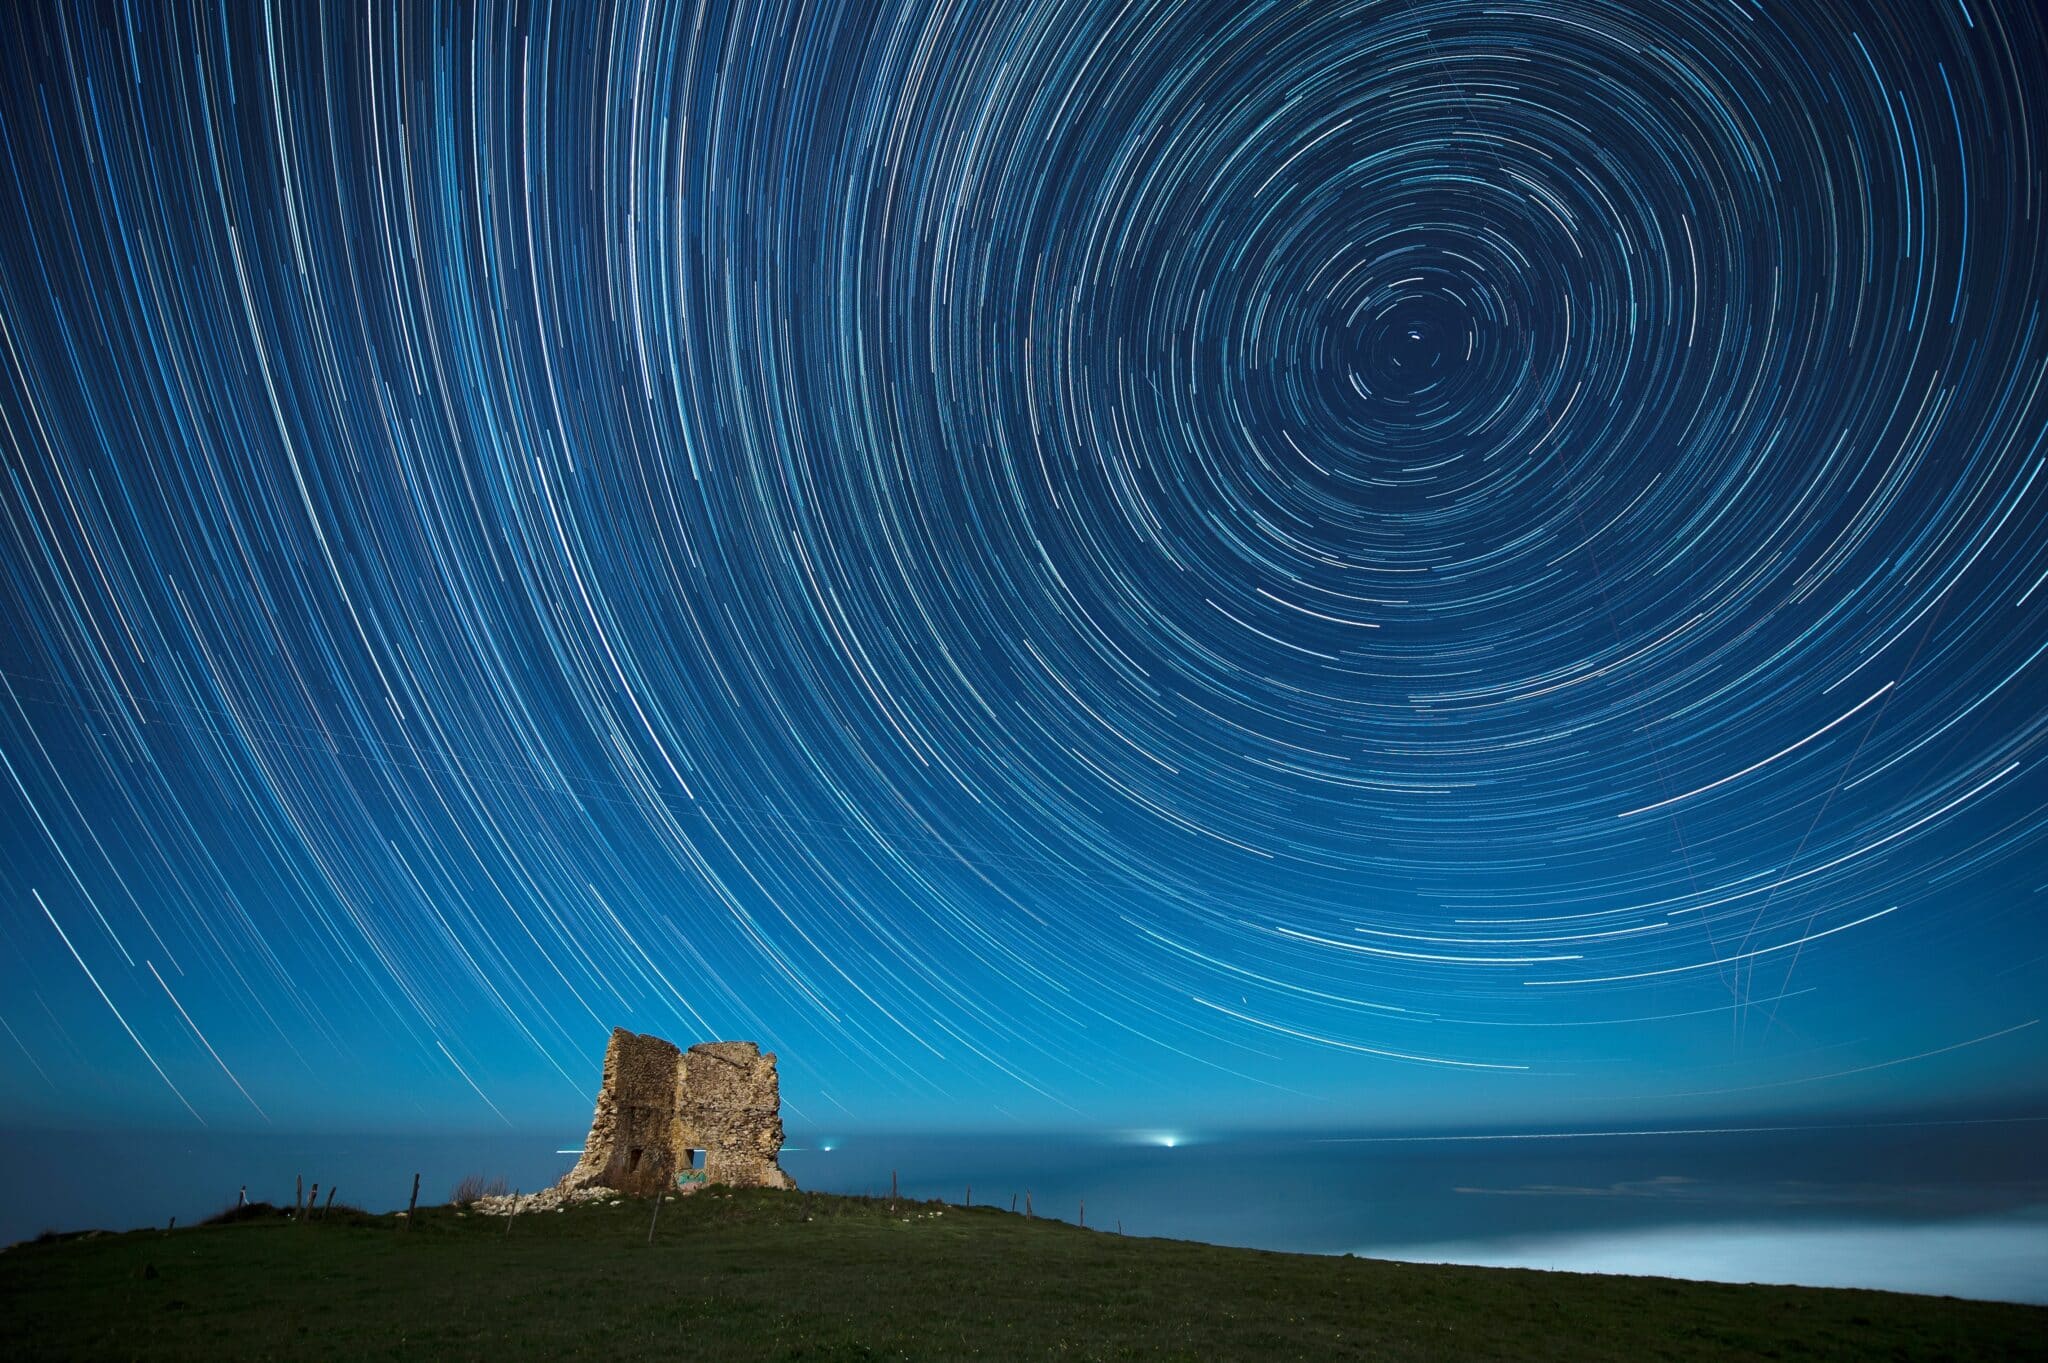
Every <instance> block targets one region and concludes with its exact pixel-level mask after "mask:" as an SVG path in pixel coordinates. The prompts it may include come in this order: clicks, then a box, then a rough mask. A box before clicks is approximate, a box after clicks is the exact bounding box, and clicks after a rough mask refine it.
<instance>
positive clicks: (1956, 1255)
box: [1358, 1207, 2048, 1305]
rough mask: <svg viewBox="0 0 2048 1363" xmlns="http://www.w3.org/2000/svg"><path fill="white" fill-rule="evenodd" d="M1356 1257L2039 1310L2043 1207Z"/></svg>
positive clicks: (1472, 1244) (1443, 1246)
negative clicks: (1938, 1218)
mask: <svg viewBox="0 0 2048 1363" xmlns="http://www.w3.org/2000/svg"><path fill="white" fill-rule="evenodd" d="M1358 1253H1360V1254H1362V1255H1367V1256H1370V1257H1372V1258H1376V1259H1400V1260H1405V1261H1407V1262H1410V1263H1419V1264H1474V1265H1479V1266H1482V1267H1487V1268H1548V1269H1562V1270H1565V1271H1567V1272H1572V1273H1631V1274H1643V1275H1649V1276H1655V1277H1663V1278H1695V1279H1700V1280H1703V1281H1707V1282H1726V1283H1784V1284H1793V1285H1797V1286H1803V1287H1871V1288H1881V1289H1883V1290H1885V1291H1889V1292H1921V1293H1928V1294H1932V1295H1935V1296H1948V1297H1976V1298H1981V1299H1983V1300H1986V1301H2015V1302H2033V1303H2036V1304H2041V1305H2048V1207H2039V1208H2033V1209H2030V1210H2029V1211H2028V1212H2026V1213H2023V1214H2019V1215H2015V1216H2006V1217H1997V1218H1990V1219H1985V1220H1977V1221H1948V1222H1936V1223H1932V1224H1926V1225H1907V1224H1881V1225H1831V1226H1789V1225H1784V1224H1781V1223H1773V1222H1753V1223H1745V1224H1737V1225H1718V1226H1666V1227H1659V1228H1657V1229H1655V1230H1632V1231H1593V1232H1575V1233H1570V1234H1556V1235H1532V1236H1522V1237H1517V1238H1514V1239H1510V1240H1490V1241H1461V1242H1460V1241H1454V1242H1446V1243H1440V1244H1427V1245H1380V1246H1374V1247H1372V1248H1368V1249H1361V1250H1359V1251H1358Z"/></svg>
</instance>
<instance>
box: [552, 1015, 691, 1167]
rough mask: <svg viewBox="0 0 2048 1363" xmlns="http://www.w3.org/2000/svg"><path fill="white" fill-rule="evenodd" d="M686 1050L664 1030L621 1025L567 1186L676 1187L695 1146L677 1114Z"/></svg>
mask: <svg viewBox="0 0 2048 1363" xmlns="http://www.w3.org/2000/svg"><path fill="white" fill-rule="evenodd" d="M682 1054H683V1053H682V1052H681V1051H680V1050H678V1049H676V1047H675V1045H674V1044H673V1043H671V1042H667V1041H663V1040H662V1039H661V1038H660V1037H658V1036H640V1035H638V1034H636V1033H633V1032H629V1031H627V1030H626V1029H625V1028H623V1027H620V1028H616V1029H614V1030H613V1032H612V1039H611V1041H610V1042H609V1043H608V1044H607V1045H606V1046H605V1048H604V1087H603V1088H601V1089H600V1090H599V1091H598V1095H597V1110H596V1112H594V1113H592V1114H591V1118H590V1135H589V1137H588V1138H586V1139H585V1141H584V1142H583V1158H582V1159H580V1160H578V1161H577V1162H576V1167H575V1168H574V1169H572V1170H570V1171H569V1175H568V1177H566V1178H564V1179H563V1180H562V1182H563V1184H564V1185H565V1186H567V1187H572V1188H587V1187H603V1188H616V1189H617V1190H618V1191H620V1192H622V1193H632V1194H634V1195H636V1196H643V1195H646V1194H648V1193H655V1192H663V1191H666V1190H667V1189H669V1188H672V1187H674V1186H675V1180H676V1171H677V1170H678V1169H679V1168H681V1167H682V1166H683V1163H684V1161H685V1159H686V1155H685V1153H684V1152H685V1151H686V1150H687V1149H688V1148H689V1147H688V1146H686V1145H685V1144H684V1142H683V1140H682V1129H681V1125H680V1123H678V1122H677V1120H676V1086H677V1082H678V1080H680V1078H681V1077H682Z"/></svg>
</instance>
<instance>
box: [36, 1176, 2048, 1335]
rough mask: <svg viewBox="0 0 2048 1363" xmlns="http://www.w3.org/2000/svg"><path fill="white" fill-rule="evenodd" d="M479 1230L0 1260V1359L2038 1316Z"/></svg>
mask: <svg viewBox="0 0 2048 1363" xmlns="http://www.w3.org/2000/svg"><path fill="white" fill-rule="evenodd" d="M651 1205H652V1204H651V1203H648V1202H632V1201H626V1202H621V1203H619V1204H617V1205H606V1204H603V1203H598V1204H594V1205H591V1206H586V1207H578V1208H572V1209H570V1210H568V1211H565V1212H560V1213H554V1212H542V1213H533V1214H529V1215H523V1216H520V1217H518V1218H516V1219H515V1220H514V1221H513V1222H512V1223H511V1226H510V1230H509V1233H508V1231H507V1226H506V1223H505V1221H504V1220H503V1219H502V1218H496V1217H485V1216H481V1215H478V1214H475V1213H470V1214H466V1215H465V1214H459V1213H457V1212H456V1211H455V1210H453V1209H451V1208H435V1209H432V1210H427V1209H422V1211H421V1213H420V1215H419V1218H418V1222H417V1224H416V1226H415V1227H414V1228H413V1230H412V1231H410V1232H409V1233H408V1232H405V1231H402V1230H401V1229H399V1227H400V1226H401V1225H402V1220H401V1219H400V1218H395V1217H393V1216H388V1215H387V1216H368V1215H365V1214H362V1213H352V1212H346V1211H345V1210H344V1209H341V1208H336V1210H335V1213H334V1215H333V1216H332V1217H331V1218H330V1219H328V1220H327V1221H325V1222H322V1221H319V1220H315V1221H311V1222H309V1223H307V1224H304V1225H300V1224H296V1223H293V1222H291V1221H290V1220H287V1219H284V1218H281V1217H275V1218H262V1219H255V1220H250V1221H245V1222H242V1223H240V1224H232V1225H219V1226H203V1227H194V1228H192V1229H180V1230H175V1231H171V1232H164V1231H133V1232H129V1233H126V1234H119V1235H114V1234H92V1235H83V1236H67V1237H62V1238H60V1239H56V1240H45V1241H41V1242H37V1243H32V1244H26V1245H20V1246H16V1247H15V1248H13V1249H10V1250H8V1251H7V1252H6V1253H4V1254H0V1358H6V1359H11V1360H28V1359H53V1358H71V1359H130V1358H135V1359H208V1360H212V1359H265V1358H320V1359H328V1358H332V1359H344V1358H345V1359H358V1358H368V1359H383V1358H391V1359H398V1358H405V1359H430V1358H452V1359H487V1360H491V1363H516V1361H517V1360H524V1359H544V1358H591V1359H605V1360H610V1361H611V1363H626V1361H627V1360H637V1359H649V1360H654V1359H659V1360H665V1361H667V1360H687V1359H776V1360H859V1359H897V1358H911V1359H954V1358H961V1359H967V1358H976V1359H1054V1358H1058V1359H1178V1360H1190V1361H1191V1363H1216V1361H1217V1360H1224V1359H1240V1358H1244V1359H1265V1358H1273V1359H1310V1360H1322V1359H1377V1360H1407V1359H1571V1360H1592V1359H1628V1360H1639V1359H1679V1358H1731V1357H1741V1358H1788V1359H1793V1358H1796V1359H1826V1358H1839V1359H1858V1360H1864V1359H1906V1358H1927V1359H1936V1358H1942V1359H1948V1358H1953V1359H1986V1360H1990V1359H1997V1360H2010V1359H2026V1358H2048V1309H2043V1308H2037V1307H2025V1306H2002V1305H1995V1304H1991V1303H1983V1302H1966V1301H1956V1300H1952V1299H1943V1298H1932V1297H1912V1296H1901V1295H1896V1294H1891V1293H1881V1292H1848V1291H1835V1290H1821V1289H1808V1288H1781V1287H1732V1286H1723V1285H1718V1284H1712V1283H1689V1282H1677V1281H1673V1280H1670V1279H1658V1278H1613V1277H1593V1276H1586V1275H1578V1274H1563V1273H1536V1272H1528V1271H1521V1270H1510V1269H1481V1268H1451V1267H1429V1266H1422V1265H1413V1264H1397V1263H1383V1262H1379V1261H1374V1260H1365V1259H1348V1258H1345V1259H1331V1258H1321V1257H1316V1256H1309V1255H1293V1254H1267V1253H1260V1252H1257V1251H1252V1250H1238V1249H1220V1248H1217V1247H1214V1246H1210V1245H1199V1244H1190V1243H1185V1242H1181V1241H1172V1240H1142V1239H1136V1238H1125V1237H1123V1236H1120V1235H1116V1234H1102V1233H1098V1232H1096V1231H1092V1230H1091V1231H1084V1230H1081V1229H1078V1228H1076V1227H1074V1226H1070V1225H1067V1224H1064V1223H1061V1222H1054V1221H1044V1220H1036V1221H1032V1220H1026V1219H1025V1218H1024V1217H1022V1216H1017V1215H1012V1214H1010V1213H1008V1212H1006V1211H997V1210H994V1209H984V1208H975V1209H973V1210H971V1211H970V1210H964V1209H962V1208H959V1207H953V1206H942V1205H940V1204H937V1203H913V1202H907V1201H906V1202H902V1203H899V1204H896V1205H895V1208H894V1210H893V1211H892V1210H891V1206H890V1204H889V1202H888V1200H887V1199H885V1198H878V1199H863V1198H842V1197H829V1196H824V1195H808V1194H803V1193H773V1192H731V1193H726V1192H721V1191H713V1192H710V1193H706V1194H703V1195H699V1196H697V1197H692V1198H683V1199H678V1200H675V1201H671V1202H667V1203H664V1204H663V1206H662V1208H661V1214H660V1218H659V1221H658V1223H657V1225H656V1228H655V1235H654V1243H653V1244H652V1245H651V1246H650V1245H649V1244H648V1242H647V1232H648V1219H649V1211H650V1209H651Z"/></svg>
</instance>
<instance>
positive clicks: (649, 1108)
mask: <svg viewBox="0 0 2048 1363" xmlns="http://www.w3.org/2000/svg"><path fill="white" fill-rule="evenodd" d="M699 1150H701V1151H703V1152H704V1173H703V1181H704V1182H707V1183H723V1184H728V1185H730V1186H733V1187H739V1188H794V1187H795V1186H796V1184H795V1183H794V1182H792V1181H791V1180H790V1177H789V1175H788V1174H785V1173H784V1172H783V1171H782V1168H781V1166H780V1165H779V1164H777V1163H776V1156H777V1155H778V1154H779V1153H781V1150H782V1095H781V1089H780V1086H779V1084H778V1082H777V1080H776V1077H775V1057H774V1056H773V1055H772V1054H771V1055H763V1054H761V1048H760V1047H759V1046H757V1045H755V1044H754V1043H753V1042H751V1041H707V1042H703V1043H701V1044H699V1045H696V1046H692V1047H690V1049H689V1050H688V1051H680V1050H678V1049H677V1048H676V1047H675V1046H674V1045H673V1044H671V1043H669V1042H667V1041H663V1040H662V1039H661V1038H660V1037H658V1036H640V1035H637V1034H635V1033H633V1032H629V1031H627V1030H626V1029H625V1028H623V1027H621V1028H616V1029H614V1030H613V1032H612V1038H611V1042H610V1043H609V1044H608V1045H607V1046H606V1047H605V1052H604V1087H603V1088H602V1089H601V1090H600V1091H599V1093H598V1095H597V1110H596V1112H594V1113H593V1114H591V1118H590V1135H589V1137H588V1138H587V1139H586V1140H585V1141H584V1143H583V1157H582V1158H581V1159H580V1160H578V1161H577V1162H576V1167H575V1168H574V1169H572V1170H570V1171H569V1173H568V1175H567V1176H566V1177H565V1178H563V1180H562V1184H563V1186H564V1187H571V1188H581V1187H602V1188H614V1189H617V1190H618V1191H619V1192H622V1193H629V1194H633V1195H635V1196H645V1195H648V1194H651V1193H656V1192H665V1191H668V1190H670V1189H673V1188H674V1187H676V1186H677V1181H678V1178H679V1177H681V1176H683V1175H685V1174H686V1172H687V1171H688V1170H689V1169H690V1168H691V1167H692V1165H693V1163H694V1155H695V1152H697V1151H699Z"/></svg>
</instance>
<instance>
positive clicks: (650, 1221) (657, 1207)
mask: <svg viewBox="0 0 2048 1363" xmlns="http://www.w3.org/2000/svg"><path fill="white" fill-rule="evenodd" d="M660 1220H661V1194H660V1193H656V1194H655V1195H654V1215H652V1216H650V1217H648V1218H647V1243H648V1244H650V1245H651V1244H653V1243H654V1227H655V1224H656V1223H657V1222H659V1221H660Z"/></svg>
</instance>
